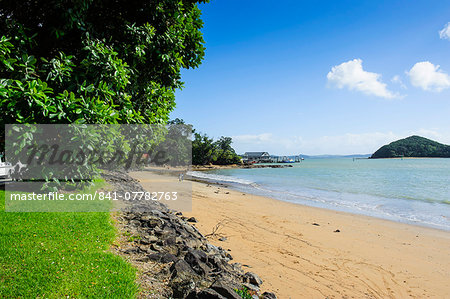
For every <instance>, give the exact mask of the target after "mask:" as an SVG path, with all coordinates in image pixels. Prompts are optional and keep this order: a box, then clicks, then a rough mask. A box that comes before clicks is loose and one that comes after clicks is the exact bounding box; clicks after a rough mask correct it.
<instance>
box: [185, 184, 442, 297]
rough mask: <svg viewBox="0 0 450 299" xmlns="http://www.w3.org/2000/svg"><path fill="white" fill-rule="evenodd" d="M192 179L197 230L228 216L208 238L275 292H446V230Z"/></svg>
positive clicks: (287, 294)
mask: <svg viewBox="0 0 450 299" xmlns="http://www.w3.org/2000/svg"><path fill="white" fill-rule="evenodd" d="M192 184H193V209H192V212H190V213H185V214H186V215H187V216H188V217H191V216H192V217H195V218H196V219H198V220H199V223H197V227H198V228H199V230H200V232H202V233H203V234H208V233H211V230H212V229H213V228H214V227H215V226H217V225H218V224H219V223H221V222H223V221H224V219H228V220H229V222H228V223H227V224H224V225H223V227H221V232H220V235H218V236H222V237H225V238H226V240H225V241H220V240H219V239H220V237H217V238H214V237H213V238H211V240H210V241H211V242H212V243H213V244H214V245H217V246H222V247H224V248H228V249H230V250H231V251H230V252H231V254H232V255H233V256H234V257H235V260H236V261H237V262H239V263H242V264H243V265H250V266H251V267H252V268H249V270H250V269H251V270H252V271H255V272H256V273H258V274H259V275H260V276H261V278H262V279H263V280H264V281H265V284H264V285H263V286H262V288H263V289H265V288H269V289H271V290H273V291H275V293H276V294H277V295H279V297H280V298H298V296H300V297H312V298H316V297H322V298H323V297H326V296H331V297H333V296H337V297H346V296H348V297H352V296H354V297H360V298H361V297H364V298H398V297H412V298H420V297H436V298H439V297H445V296H446V295H448V294H450V287H448V286H447V284H446V281H448V280H449V279H450V270H448V269H450V233H449V232H448V231H445V230H440V229H437V228H433V227H425V226H419V225H413V224H408V223H401V222H395V221H392V220H387V219H380V218H375V217H371V216H366V215H359V214H352V213H348V212H341V211H334V210H330V209H324V208H316V207H310V206H306V205H301V204H297V203H289V202H286V201H282V200H277V199H273V198H270V197H263V196H257V195H253V194H250V193H243V192H240V191H237V190H233V189H232V188H229V187H228V186H226V185H225V184H220V183H219V185H214V184H212V183H209V182H199V181H198V180H197V181H193V182H192ZM304 250H306V252H305V251H304ZM423 259H425V260H423Z"/></svg>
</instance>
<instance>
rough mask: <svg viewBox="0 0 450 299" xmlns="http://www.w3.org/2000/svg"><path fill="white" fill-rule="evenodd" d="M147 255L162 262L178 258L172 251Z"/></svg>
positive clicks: (174, 260) (173, 260)
mask: <svg viewBox="0 0 450 299" xmlns="http://www.w3.org/2000/svg"><path fill="white" fill-rule="evenodd" d="M147 257H148V258H149V259H150V260H152V261H157V262H160V263H170V262H176V261H177V260H178V258H177V257H176V256H174V255H173V254H170V253H160V252H158V253H153V254H149V255H147Z"/></svg>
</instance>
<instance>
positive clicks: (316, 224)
mask: <svg viewBox="0 0 450 299" xmlns="http://www.w3.org/2000/svg"><path fill="white" fill-rule="evenodd" d="M312 225H315V226H320V224H319V223H315V222H314V223H313V224H312Z"/></svg>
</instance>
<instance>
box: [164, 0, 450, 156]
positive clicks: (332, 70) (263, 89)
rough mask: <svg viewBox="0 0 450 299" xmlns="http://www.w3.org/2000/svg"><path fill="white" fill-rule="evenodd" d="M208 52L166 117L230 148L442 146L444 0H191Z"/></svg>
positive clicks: (446, 127) (447, 42)
mask: <svg viewBox="0 0 450 299" xmlns="http://www.w3.org/2000/svg"><path fill="white" fill-rule="evenodd" d="M200 8H201V10H202V13H203V15H202V19H203V21H204V23H205V24H204V28H203V30H202V32H203V34H204V39H205V46H206V55H205V58H204V61H203V63H202V65H201V66H200V67H199V68H197V69H189V70H183V72H182V79H183V81H184V82H185V87H184V88H183V89H182V90H181V91H178V92H177V94H176V103H177V107H176V108H175V110H174V111H173V112H172V113H171V118H181V119H184V120H185V121H186V122H187V123H190V124H193V125H194V128H195V129H196V131H198V132H202V133H206V134H207V135H208V136H210V137H214V138H219V137H220V136H231V137H232V138H233V147H234V148H235V149H236V152H237V153H244V152H246V151H268V152H269V153H270V154H275V155H277V154H278V155H288V154H289V155H291V154H309V155H319V154H369V153H373V152H375V151H376V150H377V149H378V148H379V147H380V146H382V145H384V144H386V143H389V142H392V141H395V140H397V139H400V138H404V137H407V136H410V135H420V136H424V137H428V138H431V139H433V140H436V141H439V142H442V143H446V144H450V56H449V54H450V23H449V22H450V1H442V0H439V1H435V0H426V1H419V0H416V1H394V0H390V1H380V0H378V1H360V0H358V1H356V0H355V1H345V0H344V1H320V2H319V1H299V0H295V1H281V0H280V1H275V0H272V1H250V0H249V1H234V0H212V1H211V2H210V3H208V4H202V5H200Z"/></svg>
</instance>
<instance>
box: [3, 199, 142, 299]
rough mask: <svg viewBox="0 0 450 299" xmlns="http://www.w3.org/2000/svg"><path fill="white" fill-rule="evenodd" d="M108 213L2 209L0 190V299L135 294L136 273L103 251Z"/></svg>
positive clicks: (109, 230)
mask: <svg viewBox="0 0 450 299" xmlns="http://www.w3.org/2000/svg"><path fill="white" fill-rule="evenodd" d="M115 233H116V232H115V229H114V227H113V225H112V223H111V219H110V216H109V213H105V212H95V213H94V212H91V213H89V212H85V213H12V212H5V192H4V191H3V190H0V298H62V297H65V298H86V297H89V298H133V297H135V295H136V293H137V289H138V287H137V285H136V283H135V278H136V271H135V269H134V268H133V267H132V266H131V265H129V264H128V263H127V262H125V261H124V260H123V259H122V258H120V257H118V256H116V255H114V254H112V253H110V252H107V250H108V248H109V246H110V244H111V242H112V241H113V240H114V237H115Z"/></svg>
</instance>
